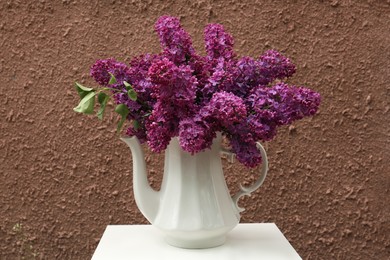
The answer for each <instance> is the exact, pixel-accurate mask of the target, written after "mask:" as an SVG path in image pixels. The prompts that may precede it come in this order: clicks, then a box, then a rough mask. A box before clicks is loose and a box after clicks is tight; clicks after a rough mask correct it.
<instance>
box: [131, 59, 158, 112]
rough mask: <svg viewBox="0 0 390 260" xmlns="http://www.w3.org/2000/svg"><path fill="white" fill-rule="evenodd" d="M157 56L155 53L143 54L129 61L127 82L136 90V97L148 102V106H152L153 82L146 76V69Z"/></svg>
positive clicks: (147, 69)
mask: <svg viewBox="0 0 390 260" xmlns="http://www.w3.org/2000/svg"><path fill="white" fill-rule="evenodd" d="M157 58H158V56H157V55H151V54H144V55H141V56H138V57H135V58H134V59H132V60H131V62H130V70H129V77H130V81H129V83H130V84H131V85H132V86H133V88H134V90H135V91H136V92H137V94H138V98H140V99H142V100H143V101H145V102H149V103H148V104H149V105H150V106H153V103H154V102H153V100H150V95H151V92H152V85H153V84H152V82H151V80H150V78H149V77H148V71H149V68H150V66H151V65H152V63H153V61H154V60H155V59H157ZM150 102H152V103H150Z"/></svg>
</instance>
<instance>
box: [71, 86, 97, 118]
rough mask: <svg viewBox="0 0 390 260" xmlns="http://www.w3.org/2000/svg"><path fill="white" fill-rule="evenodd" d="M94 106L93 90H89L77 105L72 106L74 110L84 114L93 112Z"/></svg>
mask: <svg viewBox="0 0 390 260" xmlns="http://www.w3.org/2000/svg"><path fill="white" fill-rule="evenodd" d="M94 106H95V92H94V91H92V92H89V93H88V94H87V95H86V96H85V97H83V99H81V101H80V103H79V104H78V106H77V107H75V108H73V110H74V111H75V112H78V113H84V114H93V107H94Z"/></svg>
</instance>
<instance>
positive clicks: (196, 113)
mask: <svg viewBox="0 0 390 260" xmlns="http://www.w3.org/2000/svg"><path fill="white" fill-rule="evenodd" d="M155 29H156V32H157V34H158V36H159V39H160V43H161V47H162V52H161V53H159V54H143V55H141V56H138V57H136V58H134V59H133V60H132V61H131V62H130V64H129V65H126V64H124V63H120V62H117V61H115V60H114V59H107V60H98V61H97V62H96V63H95V64H94V65H93V66H92V67H91V76H92V77H93V78H94V79H95V80H96V82H97V83H98V84H100V85H102V86H105V87H108V88H110V89H111V90H112V94H113V95H114V98H115V101H116V103H118V104H125V105H126V106H127V107H128V110H129V114H128V116H127V119H129V120H130V121H132V122H133V123H132V124H131V126H130V127H129V128H128V129H127V132H126V134H127V135H129V136H137V137H138V138H139V139H140V141H141V142H142V143H144V142H146V143H147V144H148V145H149V147H150V148H151V150H152V151H155V152H162V151H164V150H165V149H166V147H167V146H168V144H169V142H170V141H171V139H172V138H173V137H179V142H180V146H181V147H182V148H183V150H184V151H187V152H189V153H191V154H194V153H197V152H200V151H203V150H205V149H209V148H210V147H211V144H212V141H213V139H214V138H215V137H216V134H217V132H222V134H223V135H224V136H225V137H227V139H228V140H229V141H230V144H231V147H232V150H233V152H234V153H236V154H237V158H238V160H239V161H240V162H241V163H243V164H244V165H246V166H248V167H255V166H257V165H258V164H259V163H261V154H260V152H259V150H258V149H257V147H256V142H257V141H263V142H264V141H270V140H272V139H273V138H274V137H275V135H276V133H277V129H278V127H280V126H282V125H288V124H291V123H292V122H294V121H295V120H299V119H302V118H303V117H306V116H312V115H314V114H315V113H316V112H317V110H318V107H319V105H320V100H321V98H320V95H319V94H318V93H316V92H315V91H312V90H310V89H308V88H305V87H296V86H292V85H288V84H286V83H284V82H283V80H285V79H287V78H289V77H291V76H292V75H293V74H294V73H295V65H294V64H293V63H292V62H291V61H290V60H289V59H288V58H287V57H285V56H283V55H282V54H280V53H279V52H277V51H275V50H268V51H266V52H265V53H264V54H263V55H261V56H260V57H259V58H257V59H255V58H252V57H241V58H239V57H237V55H236V53H235V52H234V49H233V45H234V41H233V37H232V36H231V35H230V34H229V33H227V32H226V31H225V29H224V27H223V26H222V25H220V24H209V25H207V26H206V28H205V31H204V40H205V50H206V55H205V56H201V55H199V54H197V53H196V51H195V49H194V48H193V46H192V41H191V38H190V36H189V34H188V33H187V32H186V31H185V30H184V29H183V28H182V26H181V24H180V21H179V19H178V18H175V17H169V16H162V17H160V18H159V19H158V21H157V22H156V25H155ZM110 74H112V75H114V76H115V78H116V79H117V83H115V84H109V80H110V78H111V75H110ZM123 81H126V82H128V83H129V84H131V85H132V88H133V89H134V91H135V92H136V93H137V99H136V100H133V99H130V98H129V96H128V94H127V91H128V89H127V88H126V86H125V85H124V83H123Z"/></svg>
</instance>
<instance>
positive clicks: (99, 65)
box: [90, 59, 130, 86]
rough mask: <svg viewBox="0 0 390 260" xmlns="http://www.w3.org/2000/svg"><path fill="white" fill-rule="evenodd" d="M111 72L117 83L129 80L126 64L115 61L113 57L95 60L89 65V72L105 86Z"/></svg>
mask: <svg viewBox="0 0 390 260" xmlns="http://www.w3.org/2000/svg"><path fill="white" fill-rule="evenodd" d="M109 73H111V74H113V75H114V76H115V78H116V80H117V82H118V83H119V84H123V81H128V80H129V77H130V75H129V67H127V66H126V64H123V63H121V62H117V61H116V60H114V59H107V60H97V61H96V62H95V64H94V65H92V67H91V71H90V74H91V76H92V77H93V78H94V79H95V81H96V82H97V83H99V84H100V85H102V86H107V85H108V82H109V81H110V78H111V76H110V74H109Z"/></svg>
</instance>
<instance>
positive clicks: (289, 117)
mask: <svg viewBox="0 0 390 260" xmlns="http://www.w3.org/2000/svg"><path fill="white" fill-rule="evenodd" d="M248 100H250V101H251V102H252V104H251V105H252V106H253V110H254V112H255V113H256V114H258V116H260V117H262V118H264V116H262V112H263V111H264V110H266V111H267V110H269V111H271V112H272V113H273V116H272V117H271V118H269V121H271V122H274V123H276V124H277V125H286V124H291V123H292V122H293V121H295V120H298V119H302V118H303V117H305V116H311V115H314V114H315V113H316V112H317V109H318V107H319V104H320V101H321V98H320V95H319V94H318V93H316V92H314V91H312V90H310V89H307V88H304V87H296V86H289V85H287V84H285V83H279V84H276V85H275V86H273V87H271V88H268V87H263V88H258V89H257V90H256V92H255V94H254V95H252V96H250V97H249V98H248Z"/></svg>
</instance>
